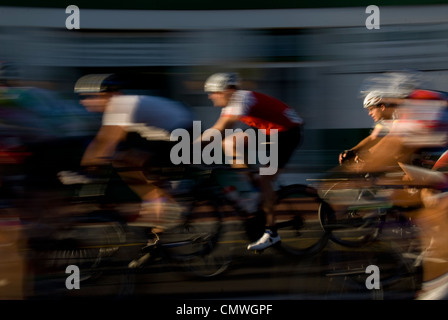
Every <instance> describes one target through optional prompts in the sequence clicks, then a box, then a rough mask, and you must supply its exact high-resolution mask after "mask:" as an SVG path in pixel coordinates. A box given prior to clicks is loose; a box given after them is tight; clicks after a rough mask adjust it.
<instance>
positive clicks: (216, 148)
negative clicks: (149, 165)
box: [170, 121, 278, 175]
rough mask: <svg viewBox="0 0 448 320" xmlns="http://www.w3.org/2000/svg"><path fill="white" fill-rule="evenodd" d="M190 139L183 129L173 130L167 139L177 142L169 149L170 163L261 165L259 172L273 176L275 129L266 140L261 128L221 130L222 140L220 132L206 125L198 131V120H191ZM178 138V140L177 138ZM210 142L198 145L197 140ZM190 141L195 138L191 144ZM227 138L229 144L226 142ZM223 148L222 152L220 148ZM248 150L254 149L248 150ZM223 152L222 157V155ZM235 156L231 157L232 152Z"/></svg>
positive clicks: (276, 157) (275, 151)
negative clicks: (222, 132) (207, 127)
mask: <svg viewBox="0 0 448 320" xmlns="http://www.w3.org/2000/svg"><path fill="white" fill-rule="evenodd" d="M192 133H193V139H192V137H191V136H190V132H189V131H188V130H186V129H175V130H174V131H173V132H172V133H171V135H170V140H171V141H178V143H177V144H176V145H174V146H173V148H172V149H171V152H170V160H171V162H172V163H173V164H181V163H182V164H191V163H192V164H202V163H204V164H230V165H232V164H243V163H245V160H244V159H247V164H257V163H259V164H260V165H261V167H260V169H259V174H260V175H273V174H275V173H276V172H277V170H278V130H276V129H271V130H270V135H269V142H268V141H267V135H266V130H264V129H258V130H255V129H252V128H249V129H246V130H245V131H243V130H242V129H225V132H224V139H223V136H222V134H221V131H219V130H217V129H214V128H209V129H207V130H205V131H204V132H203V133H202V134H201V122H200V121H193V130H192ZM179 139H180V140H179ZM201 139H202V140H204V141H210V142H209V144H207V145H206V146H205V147H203V148H202V146H201V143H200V142H199V141H200V140H201ZM191 141H197V142H196V143H193V144H192V143H191ZM229 141H231V142H232V143H228V142H229ZM223 146H224V147H223ZM223 149H224V151H223ZM249 150H257V151H256V152H249ZM223 152H224V157H223ZM234 154H236V155H238V157H237V158H234V157H233V155H234Z"/></svg>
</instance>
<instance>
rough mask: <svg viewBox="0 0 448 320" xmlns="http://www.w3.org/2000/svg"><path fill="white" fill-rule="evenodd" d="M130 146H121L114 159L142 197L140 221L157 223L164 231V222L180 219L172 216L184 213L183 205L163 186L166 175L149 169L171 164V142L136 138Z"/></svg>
mask: <svg viewBox="0 0 448 320" xmlns="http://www.w3.org/2000/svg"><path fill="white" fill-rule="evenodd" d="M135 141H138V142H135ZM126 147H127V148H126ZM126 147H122V148H121V151H120V152H119V153H118V154H117V156H116V157H115V159H114V165H115V167H116V168H117V169H118V171H119V174H120V177H121V178H122V179H123V181H125V182H126V183H127V184H128V186H129V187H130V188H131V189H132V190H133V191H134V192H135V193H136V195H137V196H138V197H139V198H140V199H141V201H142V208H141V211H140V217H139V219H138V220H139V222H140V223H143V224H144V223H148V224H149V225H152V226H157V230H158V231H159V232H160V231H162V230H163V229H164V227H163V225H165V224H167V223H168V224H172V223H176V222H177V221H168V220H171V218H173V217H178V216H180V211H181V208H180V207H179V206H178V204H177V202H176V201H175V199H174V198H173V196H172V195H171V194H170V193H169V192H167V191H166V190H165V189H164V188H163V187H162V184H163V176H161V175H160V174H159V173H158V172H157V171H156V172H155V174H154V175H151V174H149V175H148V171H151V169H153V168H162V167H163V166H165V165H168V164H167V163H166V153H167V152H168V154H169V147H170V145H168V144H165V143H161V142H148V141H146V140H145V139H138V138H137V139H135V138H134V141H133V143H130V144H128V145H127V146H126Z"/></svg>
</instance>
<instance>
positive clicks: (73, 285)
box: [65, 264, 80, 290]
mask: <svg viewBox="0 0 448 320" xmlns="http://www.w3.org/2000/svg"><path fill="white" fill-rule="evenodd" d="M65 273H70V275H69V276H68V277H67V279H65V287H66V288H67V289H68V290H73V289H80V285H79V283H80V271H79V267H78V266H76V265H74V264H71V265H69V266H67V268H65Z"/></svg>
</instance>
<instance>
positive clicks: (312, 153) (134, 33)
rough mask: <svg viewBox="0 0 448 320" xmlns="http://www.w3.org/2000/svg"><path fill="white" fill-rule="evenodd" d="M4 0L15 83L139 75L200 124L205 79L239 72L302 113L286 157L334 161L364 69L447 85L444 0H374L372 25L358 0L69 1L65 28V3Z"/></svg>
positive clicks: (353, 134)
mask: <svg viewBox="0 0 448 320" xmlns="http://www.w3.org/2000/svg"><path fill="white" fill-rule="evenodd" d="M3 2H4V5H3V6H0V61H11V62H14V63H16V64H17V66H18V69H19V74H20V79H21V81H22V82H23V83H25V84H31V85H38V86H46V87H49V88H51V89H54V90H57V91H59V92H60V93H61V94H63V95H64V96H65V97H66V98H67V99H74V98H75V97H74V96H73V94H72V92H71V90H72V88H73V84H74V82H75V81H76V79H77V78H78V77H80V76H81V75H83V74H86V73H91V72H115V71H121V72H123V71H125V72H128V73H130V74H132V75H133V76H135V77H136V79H138V83H139V87H138V88H136V89H138V90H139V91H142V92H147V93H151V94H158V95H164V96H168V97H170V98H173V99H177V100H180V101H182V102H184V103H186V104H188V105H190V106H191V107H192V108H193V109H194V111H195V112H196V114H197V118H198V120H202V121H203V127H207V126H209V125H211V124H212V123H213V122H214V121H215V119H216V117H217V115H218V112H219V110H217V109H216V108H212V107H211V103H210V102H209V100H208V99H207V96H206V95H205V94H204V93H203V91H202V88H203V82H204V80H205V79H206V78H207V77H208V76H209V75H210V74H211V73H214V72H218V71H238V72H240V74H241V76H242V78H243V87H244V88H246V89H253V90H259V91H261V92H265V93H267V94H271V95H273V96H275V97H277V98H279V99H281V100H283V101H284V102H286V103H288V104H290V105H291V106H292V107H294V108H295V109H296V110H297V111H298V112H299V113H300V114H301V115H302V117H303V118H304V119H305V121H306V132H305V141H304V144H303V145H302V148H301V149H300V150H299V151H298V152H297V154H296V156H295V157H294V159H293V161H292V162H293V163H292V166H293V167H294V166H295V167H299V168H305V167H306V168H307V169H310V168H311V169H313V168H314V169H316V170H320V169H322V168H327V167H331V166H334V165H336V164H337V154H338V153H339V152H340V151H341V150H343V149H345V148H349V147H351V146H353V145H354V144H355V143H356V142H357V141H358V140H360V139H361V138H362V137H364V136H365V135H366V134H367V133H368V132H369V129H370V127H371V126H372V120H371V119H370V117H369V116H368V114H367V112H366V111H365V110H364V109H363V108H362V97H361V95H360V92H359V91H360V86H361V84H362V82H363V80H365V79H366V78H368V77H369V76H371V75H375V74H378V73H382V72H385V71H391V70H402V69H413V70H420V71H423V74H424V76H425V79H426V80H427V83H428V87H431V89H438V90H447V91H448V82H447V80H448V72H447V71H448V5H445V4H443V3H439V2H437V1H433V2H428V1H426V2H421V3H419V2H418V1H395V2H391V1H388V4H385V3H384V2H382V1H377V4H376V5H377V6H378V8H379V9H380V21H379V22H380V29H371V30H369V29H368V28H366V25H365V22H366V19H367V18H368V17H369V15H370V14H369V13H366V7H367V6H368V5H369V4H371V3H367V2H366V3H365V5H364V4H363V2H362V1H361V2H359V3H358V4H356V6H353V5H352V4H351V3H350V1H342V2H339V3H338V7H335V4H333V3H332V2H328V1H323V2H319V3H313V5H311V4H309V3H305V2H303V1H302V2H301V3H300V2H299V3H298V1H294V2H293V1H286V0H285V1H278V2H277V3H276V4H272V3H271V2H269V3H268V2H267V1H266V2H263V1H261V2H260V1H258V2H257V4H252V3H251V2H250V1H248V2H241V3H238V4H217V3H214V4H210V3H207V2H205V1H192V2H191V1H189V2H188V3H187V2H181V1H174V0H173V1H164V2H163V3H162V2H161V1H160V2H158V1H155V2H151V3H144V2H139V1H127V2H126V3H122V2H118V1H115V2H114V1H108V2H105V1H104V2H102V1H93V2H92V1H91V2H88V3H87V2H86V1H78V3H72V4H73V5H77V6H78V7H79V9H80V29H72V30H68V29H67V28H66V24H65V23H66V19H67V17H69V15H70V14H68V13H66V12H65V9H66V6H65V5H64V6H60V7H55V6H56V5H54V4H51V3H49V2H45V1H43V2H42V1H41V2H39V5H38V6H39V7H36V6H37V4H34V3H32V2H30V1H14V2H12V1H9V3H8V1H3ZM372 4H375V3H372ZM67 6H68V4H67ZM216 9H220V10H216Z"/></svg>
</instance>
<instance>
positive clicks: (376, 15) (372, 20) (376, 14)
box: [366, 5, 381, 30]
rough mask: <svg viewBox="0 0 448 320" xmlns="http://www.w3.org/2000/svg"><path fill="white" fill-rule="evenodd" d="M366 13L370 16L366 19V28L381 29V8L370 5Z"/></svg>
mask: <svg viewBox="0 0 448 320" xmlns="http://www.w3.org/2000/svg"><path fill="white" fill-rule="evenodd" d="M366 13H369V14H370V16H368V17H367V19H366V28H367V29H369V30H372V29H380V28H381V27H380V8H378V6H374V5H370V6H368V7H367V8H366Z"/></svg>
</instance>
